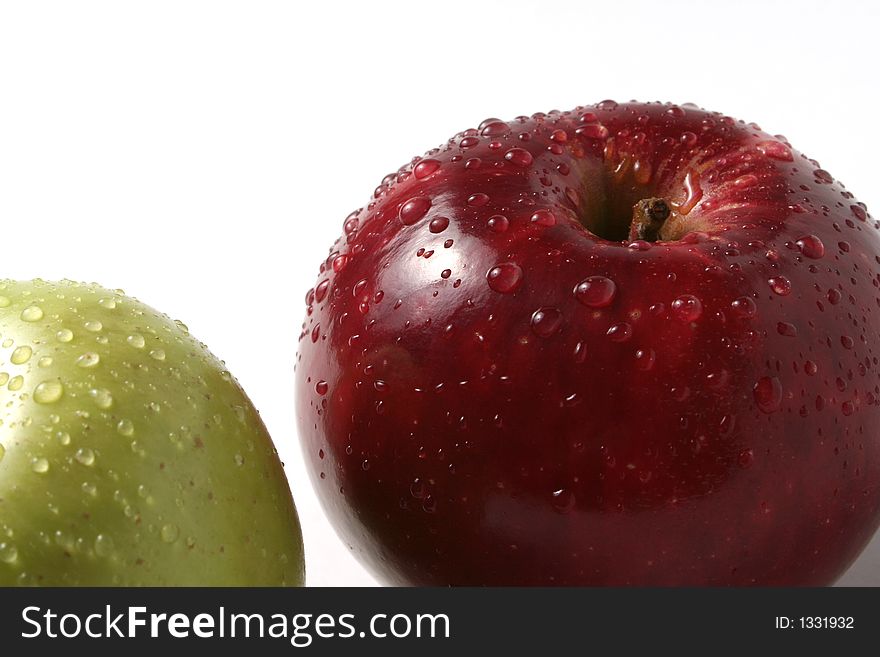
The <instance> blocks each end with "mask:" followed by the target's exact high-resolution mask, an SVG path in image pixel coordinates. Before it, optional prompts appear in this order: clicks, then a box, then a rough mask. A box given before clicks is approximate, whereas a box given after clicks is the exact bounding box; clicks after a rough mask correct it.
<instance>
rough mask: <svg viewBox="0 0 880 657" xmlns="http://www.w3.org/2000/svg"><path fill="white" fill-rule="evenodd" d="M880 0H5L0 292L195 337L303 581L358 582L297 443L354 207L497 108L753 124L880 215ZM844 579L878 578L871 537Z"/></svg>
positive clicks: (1, 22) (0, 84)
mask: <svg viewBox="0 0 880 657" xmlns="http://www.w3.org/2000/svg"><path fill="white" fill-rule="evenodd" d="M878 6H880V4H878V3H876V2H869V1H868V0H865V2H855V1H850V2H842V1H840V0H838V1H837V2H833V3H832V2H827V0H823V1H822V2H812V1H809V2H808V1H804V0H801V1H799V2H790V3H783V2H773V1H772V0H764V1H762V2H744V1H742V0H738V1H737V2H733V1H730V2H713V3H708V2H673V1H669V0H666V1H664V2H657V1H656V0H653V1H642V2H627V3H624V2H620V1H613V0H609V1H605V2H601V3H600V2H586V1H581V2H558V1H557V2H552V3H550V2H541V1H538V0H532V1H530V2H486V1H479V0H468V1H467V2H456V1H451V0H443V1H436V2H414V1H409V2H400V3H392V2H388V3H384V4H383V3H380V2H373V1H371V2H351V3H339V2H329V1H323V2H295V1H293V0H290V1H288V2H257V1H250V2H246V1H240V2H224V1H221V0H211V1H210V2H188V1H185V0H175V1H171V2H168V1H163V0H153V1H151V2H122V1H120V0H113V1H108V2H89V1H77V2H68V1H63V2H42V1H38V0H29V1H28V2H14V3H13V2H2V0H0V276H6V277H12V278H30V277H37V276H39V277H42V278H62V277H67V278H74V279H80V280H89V281H92V280H94V281H99V282H101V283H102V284H104V285H106V286H108V287H121V288H124V289H125V290H126V291H127V292H128V293H130V294H133V295H135V296H137V297H139V298H140V299H141V300H143V301H145V302H147V303H149V304H151V305H153V306H155V307H157V308H159V309H160V310H162V311H164V312H166V313H168V314H169V315H171V316H173V317H176V318H180V319H182V320H184V321H185V322H186V323H187V324H188V325H189V326H190V328H191V330H192V331H193V333H194V334H195V335H197V336H198V337H199V338H200V339H202V340H203V341H205V342H206V343H207V344H208V345H209V346H210V347H211V349H212V351H214V352H215V353H216V354H217V355H218V356H220V357H221V358H223V359H224V360H226V362H227V363H228V365H229V368H230V369H231V371H232V372H233V373H234V374H235V375H236V376H237V377H238V378H239V380H240V381H241V383H242V384H243V385H244V387H245V389H246V390H247V391H248V393H249V394H250V396H251V398H252V399H253V401H254V403H255V404H256V405H257V407H258V408H260V410H261V411H262V414H263V417H264V419H265V420H266V423H267V425H268V427H269V430H270V431H271V433H272V435H273V437H274V439H275V441H276V443H277V445H278V449H279V451H280V453H281V455H282V457H283V459H284V461H285V462H286V464H287V473H288V476H289V478H290V481H291V486H292V488H293V492H294V495H295V498H296V502H297V506H298V507H299V511H300V515H301V518H302V523H303V530H304V533H305V541H306V553H307V566H308V581H309V583H310V584H313V585H329V584H332V585H356V584H372V583H374V581H373V579H372V578H371V577H370V576H369V575H368V574H367V573H366V572H365V571H364V570H363V569H362V568H361V567H360V566H359V565H358V564H357V563H356V562H355V561H354V560H353V559H352V558H351V556H350V555H349V554H348V553H347V550H346V548H345V547H344V546H343V545H342V543H341V542H340V541H339V540H338V539H337V538H336V536H335V534H334V533H333V530H332V529H331V527H330V526H329V525H328V523H327V521H326V520H325V518H324V516H323V514H322V512H321V510H320V508H319V506H318V503H317V500H316V499H315V497H314V494H313V492H312V490H311V486H310V484H309V480H308V478H307V476H306V474H305V470H304V468H303V465H302V458H301V454H300V450H299V446H298V443H297V436H296V430H295V427H294V405H293V362H294V354H295V349H296V337H297V335H298V333H299V326H300V323H301V321H302V315H303V313H304V310H305V307H304V303H303V296H304V293H305V291H306V289H308V288H309V287H310V286H311V285H312V284H313V283H314V280H315V276H316V274H317V266H318V263H319V262H320V260H321V259H322V258H323V257H324V256H325V255H326V253H327V247H329V246H330V244H331V243H332V241H333V240H334V239H335V238H336V237H337V236H338V235H339V234H340V232H341V226H342V220H343V218H344V217H345V215H346V214H347V213H348V212H349V211H350V210H353V209H354V208H356V207H359V206H361V205H363V204H364V203H365V202H366V200H367V199H368V197H369V195H370V193H371V192H372V189H373V188H374V187H375V185H376V184H378V182H379V180H380V179H381V178H382V176H383V175H384V174H385V173H387V172H389V171H392V170H395V169H396V168H397V167H398V166H399V165H400V164H402V163H403V162H405V161H407V160H408V159H409V158H410V157H412V156H413V155H417V154H421V153H423V152H424V151H425V150H427V149H428V148H430V147H432V146H436V145H438V144H440V143H442V142H443V141H445V140H446V139H447V138H448V137H450V136H451V135H452V134H454V133H455V132H457V131H459V130H462V129H465V128H468V127H473V126H475V125H476V124H477V123H479V121H481V120H482V119H483V118H485V117H487V116H500V117H502V118H508V119H509V118H512V117H514V116H516V115H518V114H531V113H533V112H536V111H546V110H550V109H554V108H555V109H570V108H572V107H574V106H575V105H579V104H586V103H592V102H597V101H599V100H602V99H604V98H614V99H616V100H628V99H630V98H637V99H640V100H671V101H675V102H687V101H691V102H695V103H697V104H699V105H702V106H704V107H707V108H710V109H718V110H721V111H724V112H726V113H728V114H731V115H733V116H736V117H739V118H743V119H746V120H748V121H756V122H758V123H759V124H760V125H761V126H762V127H763V128H764V129H766V130H768V131H769V132H771V133H782V134H784V135H786V136H787V137H788V138H789V139H790V140H791V142H792V143H793V144H794V145H795V147H797V148H798V149H799V150H801V151H803V152H805V153H807V154H809V155H810V156H812V157H815V158H817V159H819V160H820V161H821V163H822V165H823V166H824V167H825V168H827V169H829V170H830V171H831V172H832V173H833V174H834V175H835V176H836V177H838V178H840V179H842V180H844V181H845V182H846V183H847V185H848V186H849V188H850V189H852V190H854V191H855V192H856V193H857V195H858V196H859V198H860V199H861V200H863V201H865V202H867V203H868V206H869V207H873V208H874V209H876V207H877V204H878V203H880V191H878V183H877V175H878V162H880V159H878V152H880V138H878V130H877V117H876V113H877V110H878V107H880V103H878V101H880V97H878V85H877V73H876V71H877V65H878V51H877V47H876V45H875V43H876V39H877V34H878V31H880V15H878V9H877V7H878ZM876 438H877V437H876V436H875V439H876ZM844 582H845V583H849V584H858V583H862V584H865V583H872V584H875V585H880V540H875V541H874V544H873V547H872V549H871V550H870V551H869V553H868V554H866V555H865V556H863V558H862V559H861V561H860V562H859V564H857V566H856V569H855V570H854V571H851V572H850V573H849V574H848V575H847V577H846V578H845V579H844Z"/></svg>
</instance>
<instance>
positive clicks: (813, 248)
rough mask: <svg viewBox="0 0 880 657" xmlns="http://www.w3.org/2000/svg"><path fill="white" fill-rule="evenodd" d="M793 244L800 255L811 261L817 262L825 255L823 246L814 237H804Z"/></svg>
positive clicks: (820, 241)
mask: <svg viewBox="0 0 880 657" xmlns="http://www.w3.org/2000/svg"><path fill="white" fill-rule="evenodd" d="M795 244H797V247H798V248H799V249H800V251H801V253H803V254H804V255H805V256H806V257H808V258H812V259H813V260H818V259H819V258H821V257H822V256H824V255H825V245H824V244H823V243H822V240H820V239H819V238H818V237H816V236H815V235H804V236H803V237H801V238H799V239H798V240H797V242H795Z"/></svg>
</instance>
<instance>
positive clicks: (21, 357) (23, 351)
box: [9, 345, 34, 365]
mask: <svg viewBox="0 0 880 657" xmlns="http://www.w3.org/2000/svg"><path fill="white" fill-rule="evenodd" d="M33 353H34V351H33V349H31V348H30V347H29V346H27V345H22V346H21V347H17V348H16V349H15V351H13V352H12V355H11V356H10V357H9V362H11V363H12V364H13V365H23V364H24V363H26V362H28V361H29V360H30V359H31V354H33Z"/></svg>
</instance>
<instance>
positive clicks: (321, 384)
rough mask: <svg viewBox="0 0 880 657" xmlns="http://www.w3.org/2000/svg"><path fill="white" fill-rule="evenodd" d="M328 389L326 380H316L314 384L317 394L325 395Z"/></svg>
mask: <svg viewBox="0 0 880 657" xmlns="http://www.w3.org/2000/svg"><path fill="white" fill-rule="evenodd" d="M329 389H330V386H328V385H327V382H326V381H318V382H317V383H316V384H315V392H317V393H318V394H319V395H326V394H327V391H328V390H329Z"/></svg>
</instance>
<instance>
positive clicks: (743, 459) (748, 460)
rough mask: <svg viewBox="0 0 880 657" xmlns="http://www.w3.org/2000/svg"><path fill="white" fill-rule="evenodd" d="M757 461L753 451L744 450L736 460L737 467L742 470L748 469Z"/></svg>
mask: <svg viewBox="0 0 880 657" xmlns="http://www.w3.org/2000/svg"><path fill="white" fill-rule="evenodd" d="M754 460H755V453H754V452H753V451H752V450H751V449H744V450H742V451H741V452H740V453H739V456H737V458H736V462H737V465H739V467H741V468H748V467H749V466H751V465H752V463H753V462H754Z"/></svg>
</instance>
